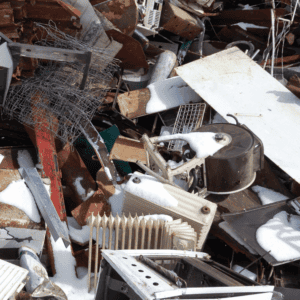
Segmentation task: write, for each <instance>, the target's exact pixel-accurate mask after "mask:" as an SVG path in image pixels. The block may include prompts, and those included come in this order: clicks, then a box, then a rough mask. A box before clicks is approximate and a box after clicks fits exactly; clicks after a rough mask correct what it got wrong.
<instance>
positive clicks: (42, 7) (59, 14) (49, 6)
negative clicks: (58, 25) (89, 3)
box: [25, 1, 73, 21]
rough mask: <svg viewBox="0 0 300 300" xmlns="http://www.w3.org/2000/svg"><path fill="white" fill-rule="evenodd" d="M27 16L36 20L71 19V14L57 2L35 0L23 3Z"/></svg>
mask: <svg viewBox="0 0 300 300" xmlns="http://www.w3.org/2000/svg"><path fill="white" fill-rule="evenodd" d="M25 9H26V13H27V18H29V19H36V20H47V21H49V20H52V21H71V18H72V17H73V15H72V14H71V13H70V12H69V11H67V10H66V9H64V8H63V7H62V6H61V5H59V4H58V3H57V2H55V1H53V2H37V3H36V4H35V5H31V4H30V3H26V4H25Z"/></svg>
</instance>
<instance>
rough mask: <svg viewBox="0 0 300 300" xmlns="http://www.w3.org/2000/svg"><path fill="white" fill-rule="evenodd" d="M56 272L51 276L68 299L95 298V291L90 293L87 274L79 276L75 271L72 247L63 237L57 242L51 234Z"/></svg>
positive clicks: (87, 299)
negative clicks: (66, 244)
mask: <svg viewBox="0 0 300 300" xmlns="http://www.w3.org/2000/svg"><path fill="white" fill-rule="evenodd" d="M51 244H52V247H53V254H54V264H55V270H56V274H55V275H54V277H52V278H50V279H51V281H52V282H53V283H55V284H57V285H58V286H59V287H60V288H61V289H62V290H63V291H64V292H65V294H66V295H67V297H68V300H82V299H84V300H94V298H95V293H94V292H93V291H92V292H90V293H88V290H87V275H85V276H83V277H82V278H80V279H79V278H77V277H76V273H75V266H76V261H75V258H74V257H73V255H72V252H71V247H70V246H69V247H68V248H66V247H65V245H64V243H63V241H62V239H61V238H59V239H58V240H57V241H56V242H55V241H54V239H53V237H52V236H51Z"/></svg>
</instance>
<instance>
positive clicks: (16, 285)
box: [0, 259, 28, 300]
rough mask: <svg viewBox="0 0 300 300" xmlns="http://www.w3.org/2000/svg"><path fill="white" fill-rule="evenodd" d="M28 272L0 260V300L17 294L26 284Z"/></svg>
mask: <svg viewBox="0 0 300 300" xmlns="http://www.w3.org/2000/svg"><path fill="white" fill-rule="evenodd" d="M27 275H28V271H27V270H25V269H23V268H20V267H18V266H15V265H13V264H10V263H8V262H6V261H4V260H1V259H0V299H1V300H6V299H8V298H9V297H11V296H12V295H14V293H19V292H20V291H21V289H22V288H23V287H24V285H25V283H26V281H27V280H26V277H27Z"/></svg>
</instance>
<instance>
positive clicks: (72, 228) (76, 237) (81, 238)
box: [68, 217, 115, 248]
mask: <svg viewBox="0 0 300 300" xmlns="http://www.w3.org/2000/svg"><path fill="white" fill-rule="evenodd" d="M71 219H72V220H71ZM70 221H71V222H70ZM68 225H69V235H70V237H71V239H72V240H73V241H76V242H78V243H81V244H85V243H87V242H88V241H89V239H90V227H89V226H88V225H85V226H83V227H81V226H80V225H79V224H78V223H77V221H76V220H75V218H70V217H68ZM96 238H97V231H96V228H95V227H94V228H93V240H94V241H96ZM108 238H109V230H108V228H107V229H106V235H105V246H106V248H108ZM114 240H115V235H114V232H113V243H112V247H113V248H114ZM99 245H100V247H102V228H101V227H100V229H99Z"/></svg>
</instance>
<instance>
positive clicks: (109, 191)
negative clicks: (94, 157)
mask: <svg viewBox="0 0 300 300" xmlns="http://www.w3.org/2000/svg"><path fill="white" fill-rule="evenodd" d="M96 182H97V184H98V187H99V189H100V190H101V191H102V192H103V194H104V196H105V198H106V199H109V197H111V196H112V195H114V193H115V191H116V189H115V187H114V185H113V184H112V182H111V181H109V180H108V179H107V176H106V174H105V171H104V169H103V168H101V169H100V170H99V171H98V172H97V175H96Z"/></svg>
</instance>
